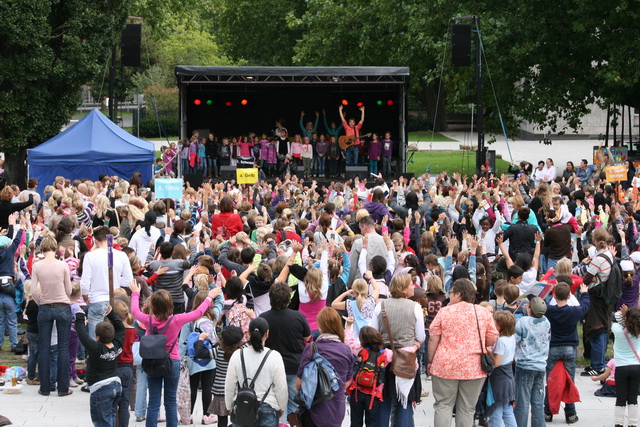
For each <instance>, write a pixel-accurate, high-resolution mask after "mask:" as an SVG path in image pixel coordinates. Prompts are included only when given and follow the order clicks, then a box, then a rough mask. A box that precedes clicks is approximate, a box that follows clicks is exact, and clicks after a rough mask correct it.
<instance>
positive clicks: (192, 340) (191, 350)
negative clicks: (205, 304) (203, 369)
mask: <svg viewBox="0 0 640 427" xmlns="http://www.w3.org/2000/svg"><path fill="white" fill-rule="evenodd" d="M200 319H201V320H197V321H196V322H195V325H194V326H195V327H194V331H193V332H191V333H190V334H189V336H188V337H187V356H188V357H189V358H190V359H191V360H193V361H194V362H195V363H197V364H198V365H200V366H207V365H208V364H209V362H211V359H213V346H214V344H215V342H217V336H216V334H215V329H214V327H213V322H212V321H211V320H209V319H206V318H205V319H203V318H200ZM202 332H207V333H208V334H209V338H207V339H206V340H204V348H206V349H207V350H208V351H209V355H210V357H209V358H208V359H198V358H196V350H195V344H196V341H198V340H199V339H200V334H201V333H202Z"/></svg>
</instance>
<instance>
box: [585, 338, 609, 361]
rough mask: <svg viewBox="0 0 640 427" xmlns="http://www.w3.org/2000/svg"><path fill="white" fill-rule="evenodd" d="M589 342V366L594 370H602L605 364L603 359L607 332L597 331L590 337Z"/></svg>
mask: <svg viewBox="0 0 640 427" xmlns="http://www.w3.org/2000/svg"><path fill="white" fill-rule="evenodd" d="M589 342H590V343H591V367H592V368H593V369H595V370H598V371H602V370H603V369H604V368H605V367H606V365H607V362H606V361H605V353H606V352H607V342H608V336H607V333H606V332H602V333H599V334H598V335H595V336H594V337H592V338H591V339H590V340H589Z"/></svg>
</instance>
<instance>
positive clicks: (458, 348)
mask: <svg viewBox="0 0 640 427" xmlns="http://www.w3.org/2000/svg"><path fill="white" fill-rule="evenodd" d="M473 308H474V305H473V304H469V303H467V302H459V303H457V304H451V305H449V306H447V307H442V308H441V309H440V311H438V314H437V315H436V317H435V318H434V319H433V322H431V325H430V326H429V335H431V336H434V335H439V336H440V342H439V343H438V347H437V349H436V353H435V355H434V357H433V361H432V364H431V374H432V375H435V376H436V377H440V378H445V379H450V380H474V379H478V378H484V377H486V376H487V374H486V373H485V372H484V371H483V370H482V368H481V366H480V354H481V352H482V349H481V348H480V338H479V337H478V327H477V326H476V318H475V315H474V313H473ZM475 309H476V312H477V313H478V323H479V324H480V331H481V333H480V335H481V336H482V341H483V347H486V341H487V339H488V338H493V339H494V340H495V339H497V338H498V330H497V329H496V325H495V323H494V322H493V317H492V316H491V313H490V312H489V310H487V309H486V308H484V307H481V306H479V305H478V306H475Z"/></svg>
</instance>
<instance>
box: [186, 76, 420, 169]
mask: <svg viewBox="0 0 640 427" xmlns="http://www.w3.org/2000/svg"><path fill="white" fill-rule="evenodd" d="M175 73H176V78H177V81H178V87H179V96H180V137H181V138H183V139H184V138H187V137H189V136H191V132H192V131H193V130H199V131H200V133H201V135H202V133H203V132H207V133H208V132H213V133H214V134H215V135H216V136H217V137H218V138H222V137H225V136H228V137H232V136H236V137H237V136H240V135H247V134H248V133H249V132H255V133H256V134H257V135H261V134H262V133H263V132H264V133H266V134H267V136H268V137H271V136H273V130H274V129H275V122H276V120H283V121H284V126H285V127H286V128H287V129H288V130H289V138H290V139H291V137H293V135H295V134H296V133H301V130H300V125H299V121H300V112H301V111H305V113H306V115H305V117H304V119H303V120H304V123H305V124H306V122H307V121H312V122H313V121H315V119H316V116H315V112H316V111H318V112H320V113H321V116H320V120H319V122H318V128H317V130H318V132H322V133H326V131H325V126H324V122H323V117H322V111H323V110H325V111H326V118H327V122H328V123H329V124H330V123H331V122H335V123H336V124H337V125H338V126H339V125H340V117H339V115H338V106H339V105H345V103H346V105H345V106H344V115H345V118H346V119H347V120H348V119H349V118H352V117H353V118H355V119H356V122H357V121H359V120H360V111H359V110H358V107H359V105H363V106H364V107H365V122H364V125H363V127H362V131H361V133H362V134H364V133H368V132H377V133H378V134H380V135H381V136H383V135H384V132H386V131H389V132H391V139H392V140H393V141H394V142H395V144H394V153H393V157H394V159H396V160H397V165H398V170H396V173H401V172H405V170H406V141H407V109H408V105H407V89H408V84H409V68H406V67H201V66H182V65H180V66H177V67H176V69H175Z"/></svg>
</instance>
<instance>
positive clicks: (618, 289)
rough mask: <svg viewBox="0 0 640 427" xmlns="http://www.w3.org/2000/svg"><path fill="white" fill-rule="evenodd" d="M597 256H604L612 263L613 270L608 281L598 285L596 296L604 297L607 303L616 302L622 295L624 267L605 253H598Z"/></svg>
mask: <svg viewBox="0 0 640 427" xmlns="http://www.w3.org/2000/svg"><path fill="white" fill-rule="evenodd" d="M597 257H602V258H604V259H605V260H606V261H607V262H608V263H609V264H611V270H610V271H609V278H608V279H607V281H606V282H602V283H601V284H600V286H597V287H596V289H595V291H596V296H597V297H599V298H602V299H603V300H604V302H605V303H606V304H607V305H611V304H615V303H617V302H618V300H619V299H620V297H621V296H622V282H623V279H622V269H621V268H620V264H619V263H618V262H617V261H612V260H611V259H610V258H609V257H608V256H607V255H605V254H598V255H597V256H596V258H597Z"/></svg>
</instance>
